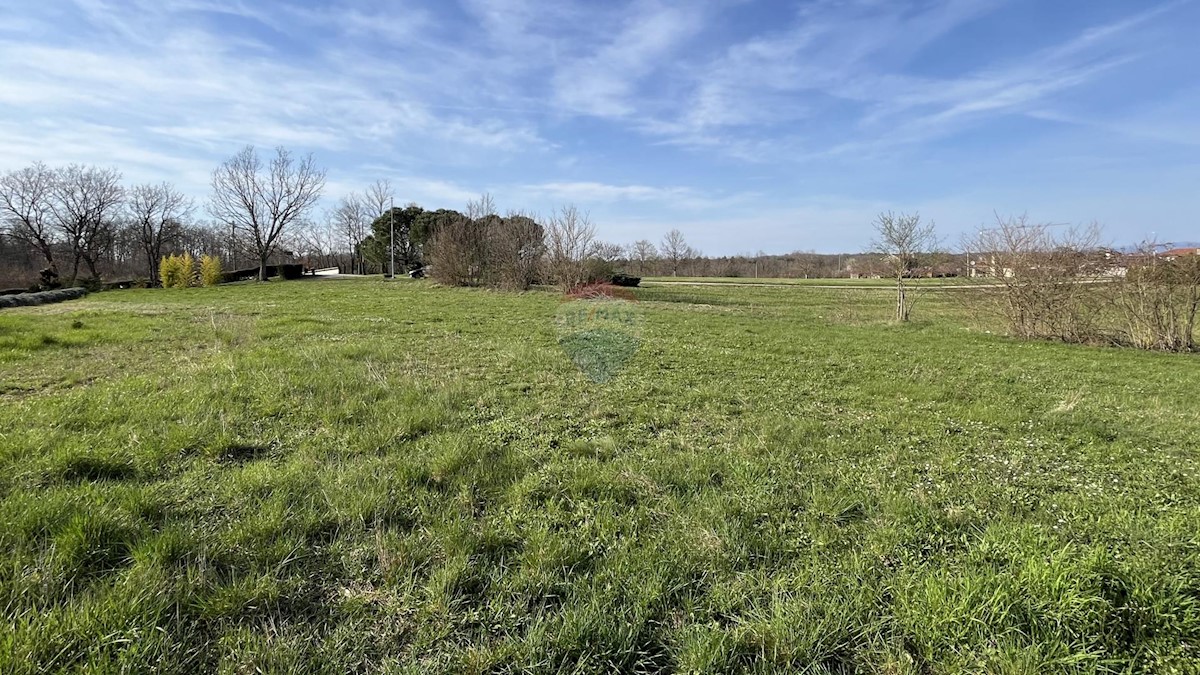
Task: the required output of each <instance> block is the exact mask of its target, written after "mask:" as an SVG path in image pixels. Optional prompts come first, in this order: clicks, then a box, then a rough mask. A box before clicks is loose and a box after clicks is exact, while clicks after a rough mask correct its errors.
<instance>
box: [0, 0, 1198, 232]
mask: <svg viewBox="0 0 1200 675" xmlns="http://www.w3.org/2000/svg"><path fill="white" fill-rule="evenodd" d="M10 4H16V5H19V6H17V7H15V8H14V9H13V10H11V11H7V12H5V13H2V14H0V63H3V64H4V66H3V68H0V156H3V157H4V158H5V162H6V163H8V164H21V163H27V162H30V161H34V160H39V159H40V160H46V161H50V162H52V163H54V162H66V161H81V162H92V163H97V164H106V165H111V164H114V163H115V164H118V165H119V166H120V167H121V168H122V169H123V170H124V171H125V172H126V174H127V175H128V176H129V177H130V178H131V179H136V180H150V179H159V180H161V179H164V178H165V179H170V180H174V181H176V182H177V183H179V184H180V185H181V186H184V187H186V188H187V189H189V190H191V191H193V192H196V193H198V195H202V194H203V193H204V192H205V191H206V190H207V183H208V172H209V171H210V170H211V168H212V167H213V166H215V164H216V163H217V162H219V161H220V160H222V159H224V158H225V157H227V156H228V155H229V154H231V153H232V152H234V151H236V149H237V148H238V147H239V146H241V145H242V144H245V143H254V144H257V145H262V146H273V145H279V144H282V145H286V146H289V147H290V148H292V149H293V150H296V151H298V152H307V151H314V152H315V153H316V154H317V155H318V158H319V159H320V160H321V161H322V162H323V163H325V164H327V165H328V166H329V167H330V183H329V184H330V190H331V191H333V190H342V189H352V188H353V187H354V186H359V187H362V186H365V185H366V184H367V183H369V182H370V181H371V180H373V179H375V178H381V177H386V178H390V179H391V180H392V181H393V183H394V184H396V185H397V186H398V192H399V193H401V198H402V199H403V200H405V201H407V200H409V199H417V200H419V201H424V200H428V201H429V202H430V205H432V206H451V207H453V206H461V204H462V203H463V202H465V201H466V199H469V198H471V197H474V196H477V195H478V193H479V192H482V191H485V190H488V191H492V192H494V193H495V194H496V196H497V198H498V199H499V200H500V201H501V202H502V203H504V204H506V205H512V206H514V207H521V208H534V209H545V208H549V207H551V206H553V205H555V204H561V203H571V202H573V203H576V204H577V205H579V206H580V207H581V208H585V209H588V208H592V209H593V210H594V214H595V215H596V216H597V217H598V219H600V220H602V221H603V222H605V223H608V224H611V225H606V227H607V226H611V227H613V228H615V229H614V231H615V232H620V233H635V232H636V231H638V230H640V229H649V230H654V229H656V228H660V226H666V225H668V224H671V223H675V224H691V225H692V226H694V227H696V228H702V227H703V225H702V224H703V223H704V222H711V223H713V225H712V228H713V232H714V234H713V240H714V241H715V240H716V237H717V235H716V234H715V233H716V232H718V231H719V230H720V228H721V227H723V226H725V225H728V224H730V223H734V222H741V221H738V219H737V218H736V217H730V218H726V217H725V214H729V213H743V212H746V213H749V212H757V213H758V214H760V215H758V216H751V215H747V217H746V219H745V221H744V222H745V223H746V224H745V226H744V227H741V228H740V230H742V231H745V232H748V233H751V232H764V231H766V230H768V229H770V230H771V232H772V234H771V235H770V238H768V237H767V236H766V235H763V234H760V235H756V236H759V238H760V239H761V240H762V241H764V242H765V241H768V240H770V241H782V240H784V239H786V238H788V237H789V236H790V235H788V234H786V233H787V232H788V231H790V230H791V228H793V227H794V228H800V229H804V228H809V229H812V228H819V227H823V226H824V225H823V224H822V223H825V224H829V223H832V224H833V226H834V227H835V228H836V229H837V230H838V231H839V232H842V233H843V236H850V234H849V233H851V232H852V229H851V228H849V226H848V223H850V222H851V221H854V222H858V221H857V220H855V219H859V220H862V219H863V218H864V216H863V214H864V213H865V212H866V211H868V210H870V209H871V208H874V207H875V206H876V205H880V204H886V203H889V202H891V203H897V202H902V203H932V204H935V205H938V204H941V205H942V206H943V207H945V208H949V207H946V206H945V205H946V204H947V203H949V202H945V201H942V202H938V201H936V198H937V197H938V196H939V195H945V194H951V193H965V192H968V191H970V190H971V189H973V188H975V187H977V186H973V185H970V184H969V183H968V182H967V180H966V179H965V178H964V177H963V176H962V174H963V173H964V172H963V171H961V170H960V169H961V165H955V166H942V167H940V168H938V167H936V166H935V163H930V164H928V165H926V170H927V171H929V173H927V174H923V175H918V173H917V172H916V171H915V170H913V169H912V168H911V167H913V166H915V165H916V164H917V163H918V161H919V160H920V159H921V158H923V157H926V156H929V155H931V154H934V153H936V152H938V151H939V150H943V149H945V148H946V147H950V146H954V147H958V146H957V145H956V144H960V143H961V145H962V146H963V147H966V146H968V145H970V144H971V143H975V144H978V145H980V146H982V147H985V148H987V149H988V151H989V153H990V154H991V155H995V154H997V153H999V152H1003V151H1004V150H1005V149H1007V148H1012V147H1020V146H1022V145H1023V144H1032V143H1037V142H1039V141H1038V140H1037V139H1036V138H1033V136H1034V135H1035V134H1033V133H1027V132H1030V130H1031V129H1036V130H1038V131H1040V132H1044V133H1061V134H1063V137H1064V138H1067V139H1068V140H1065V141H1063V144H1064V146H1067V147H1068V150H1074V151H1076V152H1074V153H1072V152H1065V151H1064V152H1061V153H1059V154H1058V155H1057V156H1056V157H1057V159H1056V161H1065V160H1062V158H1063V157H1070V156H1075V157H1079V158H1080V159H1079V160H1078V161H1079V162H1084V161H1085V160H1084V159H1083V158H1084V157H1085V156H1088V157H1097V156H1101V155H1102V150H1100V149H1097V148H1096V147H1094V146H1095V141H1096V139H1113V138H1119V139H1121V142H1122V143H1124V144H1126V145H1129V144H1133V143H1150V144H1152V145H1153V147H1155V148H1170V150H1160V151H1159V152H1158V154H1155V155H1153V159H1154V160H1157V161H1159V162H1167V161H1171V162H1174V161H1178V162H1184V161H1185V159H1186V158H1180V157H1182V155H1183V154H1184V153H1185V151H1186V152H1187V153H1190V152H1192V151H1193V150H1194V147H1195V145H1196V144H1198V143H1200V141H1198V140H1197V134H1198V133H1200V131H1198V130H1197V129H1196V128H1195V124H1194V113H1193V111H1194V105H1195V104H1196V103H1200V87H1197V86H1196V85H1194V84H1192V82H1194V78H1191V73H1190V71H1188V70H1187V68H1189V67H1190V64H1191V63H1195V62H1196V60H1197V58H1200V57H1197V51H1196V50H1197V47H1196V45H1195V44H1194V39H1193V38H1192V37H1191V36H1190V33H1188V30H1187V29H1188V28H1189V27H1190V26H1192V25H1194V23H1195V21H1196V20H1200V14H1198V13H1197V5H1198V4H1200V3H1197V2H1196V0H1172V1H1168V2H1154V3H1145V4H1140V5H1137V6H1136V7H1134V6H1129V7H1122V6H1121V5H1120V3H1093V4H1086V3H1082V2H1079V3H1075V4H1073V5H1072V6H1071V7H1068V8H1066V9H1064V8H1063V7H1062V6H1060V5H1059V4H1053V5H1051V4H1050V3H1041V2H1037V1H1036V0H903V1H899V0H898V1H896V2H884V1H882V0H809V1H806V2H803V3H794V4H791V5H785V4H783V3H753V2H744V0H616V1H614V2H604V3H599V2H584V1H583V0H564V1H563V2H554V3H546V2H540V1H539V0H458V1H457V2H439V1H435V0H398V1H397V2H381V1H378V0H376V1H371V2H354V1H351V0H278V1H277V2H271V3H263V2H256V1H254V0H39V1H38V2H30V3H10ZM1101 5H1103V6H1102V7H1101ZM1046 17H1049V18H1052V19H1053V20H1049V19H1047V20H1044V21H1043V20H1041V19H1043V18H1046ZM1189 21H1190V23H1189ZM1012 26H1019V27H1020V28H1019V30H1018V31H1017V32H1016V33H1012V32H1011V31H1012V30H1013V29H1012V28H1011V27H1012ZM1126 89H1130V90H1133V89H1137V90H1138V91H1139V93H1140V95H1141V96H1143V97H1145V100H1142V99H1140V98H1138V97H1136V96H1128V97H1124V98H1122V97H1119V96H1115V95H1113V94H1112V92H1114V91H1124V90H1126ZM1071 143H1074V145H1071ZM1114 143H1115V142H1114ZM1123 147H1125V146H1121V147H1117V146H1116V145H1114V146H1113V148H1117V149H1115V150H1114V149H1112V148H1109V150H1110V154H1109V155H1107V156H1106V157H1105V159H1106V163H1105V166H1111V167H1119V166H1121V165H1122V162H1123V161H1124V160H1125V158H1126V155H1124V154H1121V153H1120V152H1118V150H1121V149H1122V148H1123ZM1082 150H1087V152H1083V151H1082ZM1139 151H1141V150H1140V149H1139ZM1014 152H1016V151H1014ZM1142 152H1143V154H1144V155H1145V156H1146V158H1149V157H1151V154H1150V153H1149V152H1148V151H1142ZM1172 152H1174V153H1177V154H1171V153H1172ZM1139 156H1140V155H1139ZM1188 156H1190V155H1188ZM1146 161H1147V162H1149V161H1151V160H1150V159H1146ZM1193 164H1194V162H1193ZM1171 166H1182V167H1183V170H1186V169H1187V167H1186V166H1183V164H1171ZM897 167H901V169H900V170H898V169H897ZM931 167H932V168H931ZM3 168H9V167H7V166H6V167H0V169H3ZM1112 170H1113V171H1114V172H1115V171H1117V169H1115V168H1114V169H1112ZM1146 170H1147V169H1146V167H1145V166H1143V167H1142V169H1141V171H1140V172H1139V174H1138V175H1144V174H1145V173H1146ZM1130 171H1132V169H1130ZM984 173H985V172H984V171H983V170H982V169H979V170H978V171H977V175H978V176H980V177H979V178H978V180H981V181H983V180H985V178H984V177H983V176H984ZM1184 173H1186V171H1184ZM1014 175H1015V174H1014V172H1012V171H1011V170H1004V171H1002V170H1001V169H1000V168H997V169H996V174H995V175H988V176H986V179H987V180H989V181H995V180H997V177H996V176H1000V177H1001V179H1003V180H1008V181H1017V180H1018V178H1012V177H1011V176H1014ZM1114 175H1116V174H1114ZM1188 175H1190V174H1188ZM1136 177H1137V176H1134V177H1133V178H1130V177H1129V176H1122V178H1123V179H1124V181H1125V183H1127V184H1132V183H1135V182H1136V180H1135V179H1136ZM1112 180H1113V181H1114V182H1115V181H1116V180H1117V179H1116V178H1113V179H1112ZM989 185H990V184H989ZM1034 187H1039V186H1034ZM1060 188H1062V189H1065V188H1063V187H1062V186H1060ZM905 191H907V193H906V192H905ZM909 193H912V194H909ZM1033 193H1034V188H1028V189H1027V190H1026V191H1021V190H1018V189H1016V188H1013V189H1012V190H1011V191H1009V192H1003V193H1002V192H987V191H980V192H976V193H972V194H975V195H976V197H975V198H977V199H980V200H981V201H982V200H1001V199H1012V200H1014V201H1015V200H1017V199H1018V197H1013V196H1012V195H1024V194H1033ZM828 194H841V195H845V197H844V199H845V204H849V205H850V206H846V205H845V204H842V203H840V202H839V203H837V204H834V205H828V204H827V203H826V201H823V200H826V197H824V196H823V195H828ZM331 196H333V197H335V198H336V197H337V196H338V195H336V194H332V192H331ZM1031 201H1033V200H1031ZM1043 201H1046V202H1049V201H1051V200H1043ZM809 202H812V203H816V204H818V206H816V207H813V206H811V204H810V203H809ZM1024 206H1025V205H1022V204H1014V205H1009V204H1005V203H988V204H984V205H981V209H980V212H981V213H985V214H986V213H988V212H990V211H991V209H992V208H1001V209H1013V210H1018V211H1019V210H1023V209H1024ZM806 213H807V214H810V215H811V217H808V216H804V214H806ZM714 214H716V215H714ZM761 214H766V215H761ZM788 214H793V215H796V214H799V215H798V216H797V218H794V219H793V218H792V217H791V216H789V215H788ZM800 216H804V217H800ZM822 219H824V220H822ZM866 220H867V222H869V218H866ZM793 221H794V224H793ZM772 223H774V224H772ZM666 229H669V227H668V228H666ZM1160 229H1161V228H1160ZM779 233H784V234H779ZM705 246H706V247H709V248H711V245H709V244H706V245H705ZM772 246H774V244H772Z"/></svg>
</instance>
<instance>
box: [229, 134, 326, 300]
mask: <svg viewBox="0 0 1200 675" xmlns="http://www.w3.org/2000/svg"><path fill="white" fill-rule="evenodd" d="M324 187H325V170H324V169H321V168H318V167H317V164H316V160H315V159H313V156H312V154H309V155H306V156H305V157H304V158H303V159H301V160H300V161H299V162H296V161H295V160H293V159H292V156H291V154H290V153H289V152H288V151H287V150H285V149H284V148H282V147H280V148H276V150H275V157H274V158H273V159H272V160H271V163H270V166H269V167H267V168H266V170H265V171H264V169H263V164H262V161H261V160H260V159H259V157H258V153H257V152H256V151H255V149H254V146H252V145H248V146H246V147H245V148H243V149H242V150H241V151H240V152H238V153H237V154H236V155H234V156H233V157H231V158H229V159H228V160H226V161H225V162H224V163H223V164H221V166H219V167H217V169H216V170H215V171H213V175H212V190H213V192H212V201H211V202H210V203H209V211H210V212H211V213H212V216H213V217H214V218H216V219H217V220H219V221H221V222H222V223H225V224H226V225H227V226H228V227H230V229H231V230H232V231H233V232H234V233H235V234H236V235H238V236H239V237H240V238H243V239H245V240H247V241H248V242H249V243H250V246H251V248H252V249H253V251H254V254H255V256H256V257H257V258H258V278H259V281H266V280H267V261H268V259H269V258H270V257H271V254H272V253H273V252H274V251H275V248H276V246H277V245H278V244H279V241H280V238H281V237H282V236H283V235H284V233H285V231H286V230H287V229H288V227H289V226H291V225H293V224H294V223H296V222H298V221H299V220H301V219H302V218H303V217H304V216H305V215H306V214H307V213H308V211H309V210H311V209H312V208H313V206H315V205H316V203H317V200H318V199H320V197H321V190H322V189H323V188H324Z"/></svg>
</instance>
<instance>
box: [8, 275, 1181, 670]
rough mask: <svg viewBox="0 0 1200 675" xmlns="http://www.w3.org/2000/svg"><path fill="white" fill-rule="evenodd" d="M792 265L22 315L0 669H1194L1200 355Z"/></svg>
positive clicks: (16, 350)
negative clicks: (603, 347)
mask: <svg viewBox="0 0 1200 675" xmlns="http://www.w3.org/2000/svg"><path fill="white" fill-rule="evenodd" d="M737 281H743V282H744V281H746V280H737ZM789 283H796V280H789ZM842 283H845V282H842ZM874 283H879V282H878V281H876V282H874ZM796 285H797V286H800V287H799V288H795V289H793V288H776V287H762V288H754V287H744V286H729V287H720V286H687V285H678V286H674V287H672V286H665V285H662V286H654V285H651V286H649V287H646V288H642V289H637V290H636V293H637V297H638V299H639V300H640V302H639V303H637V306H636V310H635V311H636V313H637V316H638V317H639V319H640V323H638V324H637V327H638V330H639V331H640V335H639V342H638V343H637V344H638V347H639V348H638V349H637V351H636V352H635V353H634V354H633V356H632V358H631V360H630V361H629V362H628V364H627V365H626V366H625V368H624V370H622V371H620V372H619V374H618V375H617V376H616V377H615V378H614V379H612V380H610V381H608V382H606V383H604V384H597V383H594V382H593V381H591V380H589V379H588V378H586V377H584V376H583V375H582V374H581V372H580V371H579V370H578V369H577V368H576V367H575V365H574V364H573V363H572V361H571V360H570V359H569V358H568V357H567V355H566V354H565V353H564V351H563V350H562V349H561V348H560V346H559V344H558V335H557V334H556V330H555V320H554V318H555V316H556V313H561V311H562V310H561V307H562V302H561V301H560V299H559V298H558V297H557V296H556V295H555V294H553V293H550V292H542V291H539V292H530V293H524V294H505V293H498V292H490V291H483V290H469V289H443V288H437V287H434V286H432V285H430V284H428V283H425V282H410V281H401V282H394V283H384V282H380V281H376V280H368V279H361V280H306V281H296V282H287V283H270V284H265V285H260V284H247V285H238V286H230V287H219V288H212V289H188V290H174V291H163V290H134V291H120V292H110V293H102V294H97V295H94V296H91V297H89V298H87V299H85V300H81V301H74V302H68V303H64V304H60V305H52V306H43V307H36V308H24V309H11V310H0V608H2V610H0V611H2V612H3V621H4V626H3V630H0V672H4V673H23V672H61V671H78V670H92V671H99V672H146V671H152V670H159V671H166V672H208V671H214V670H220V671H223V672H230V673H241V672H247V673H250V672H272V673H273V672H328V673H345V672H362V671H376V670H385V671H389V672H397V673H431V672H432V673H436V672H445V673H521V672H530V673H536V672H563V673H607V672H694V673H728V672H758V673H768V672H811V673H852V672H863V673H912V674H917V673H922V674H924V673H960V672H970V673H981V672H988V673H1169V672H1179V673H1184V672H1197V668H1198V667H1200V541H1198V540H1200V535H1198V530H1197V523H1198V522H1200V462H1198V461H1197V451H1196V448H1197V447H1200V407H1198V406H1197V392H1198V391H1200V368H1197V367H1196V366H1197V361H1196V360H1195V357H1190V356H1177V355H1164V354H1153V353H1143V352H1137V351H1132V350H1116V349H1098V348H1086V347H1076V346H1066V345H1059V344H1049V343H1023V342H1018V341H1015V340H1010V339H1006V338H1002V337H998V336H996V335H992V334H988V333H986V332H984V331H982V330H979V329H978V328H977V327H976V326H975V325H974V324H973V323H972V322H971V321H969V320H968V318H967V317H965V316H964V315H963V314H962V310H961V308H960V305H959V303H958V302H956V300H955V298H954V297H953V296H954V293H952V292H946V293H933V294H929V295H928V296H927V298H925V299H923V300H922V302H921V303H920V304H919V305H918V306H917V309H916V311H915V314H914V316H915V317H916V319H917V320H916V321H915V322H914V323H913V324H912V325H905V326H898V325H892V324H889V323H888V322H887V318H888V313H889V310H890V307H891V301H892V299H891V297H890V296H889V295H888V294H886V293H862V292H860V291H858V290H854V289H848V290H847V289H829V288H806V287H804V286H805V283H796ZM631 325H633V323H631Z"/></svg>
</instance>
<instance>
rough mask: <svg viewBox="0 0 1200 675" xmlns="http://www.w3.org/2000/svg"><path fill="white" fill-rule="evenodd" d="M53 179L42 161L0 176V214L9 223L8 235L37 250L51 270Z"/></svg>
mask: <svg viewBox="0 0 1200 675" xmlns="http://www.w3.org/2000/svg"><path fill="white" fill-rule="evenodd" d="M55 180H56V176H55V174H54V171H53V170H51V169H50V167H48V166H46V165H45V164H42V163H41V162H38V163H36V164H34V165H33V166H28V167H25V168H24V169H20V170H18V171H9V172H8V173H5V174H4V175H3V176H0V215H3V217H4V220H5V221H7V223H8V231H9V234H10V235H11V236H12V237H13V238H14V239H16V240H18V241H20V242H23V243H25V244H26V245H27V246H30V247H32V248H34V249H36V250H37V252H38V253H40V254H41V256H42V257H43V258H44V259H45V261H46V266H47V267H49V268H52V269H53V268H54V238H55V231H54V229H53V227H52V220H53V211H52V205H53V200H54V184H55Z"/></svg>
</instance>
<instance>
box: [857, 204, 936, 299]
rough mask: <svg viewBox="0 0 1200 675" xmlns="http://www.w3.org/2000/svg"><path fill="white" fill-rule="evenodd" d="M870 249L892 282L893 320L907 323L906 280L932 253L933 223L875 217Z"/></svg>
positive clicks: (901, 217) (902, 217)
mask: <svg viewBox="0 0 1200 675" xmlns="http://www.w3.org/2000/svg"><path fill="white" fill-rule="evenodd" d="M874 227H875V233H876V237H875V240H874V241H872V242H871V249H872V250H873V251H874V252H875V253H878V254H880V255H881V256H882V257H883V260H884V263H885V264H886V265H887V271H888V274H889V276H891V277H892V278H893V279H895V280H896V320H897V321H908V318H909V313H910V312H911V311H912V304H913V302H914V300H915V298H913V297H911V296H910V295H909V293H908V285H907V283H906V282H905V279H906V278H908V277H909V276H910V275H911V274H912V273H913V272H914V271H915V270H916V269H917V267H918V266H920V264H921V263H922V262H927V259H928V258H929V257H930V256H931V255H932V254H933V252H934V250H935V249H936V248H937V245H938V239H937V234H936V233H935V231H934V226H933V223H932V222H930V223H922V222H921V216H920V215H919V214H915V213H914V214H911V215H909V214H905V213H900V214H896V213H892V212H891V211H888V212H886V213H881V214H879V217H878V218H876V219H875V223H874Z"/></svg>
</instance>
